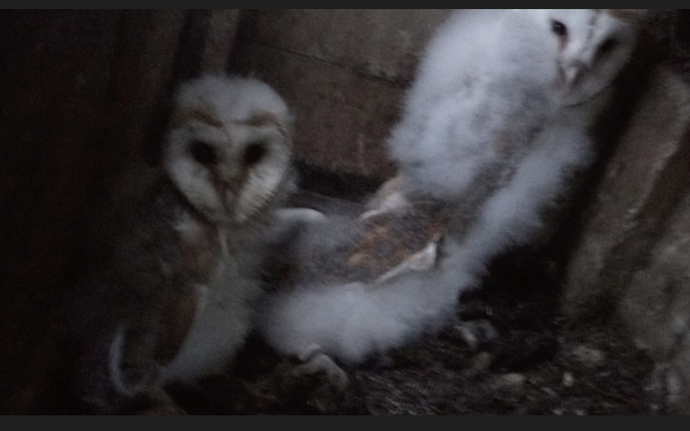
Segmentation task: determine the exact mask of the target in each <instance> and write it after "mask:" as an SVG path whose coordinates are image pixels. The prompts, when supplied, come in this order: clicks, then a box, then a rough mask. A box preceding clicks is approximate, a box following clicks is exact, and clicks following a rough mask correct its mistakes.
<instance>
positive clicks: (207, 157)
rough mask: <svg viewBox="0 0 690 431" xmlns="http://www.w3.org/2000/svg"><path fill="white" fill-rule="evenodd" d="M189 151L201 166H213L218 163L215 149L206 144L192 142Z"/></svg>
mask: <svg viewBox="0 0 690 431" xmlns="http://www.w3.org/2000/svg"><path fill="white" fill-rule="evenodd" d="M190 151H191V153H192V157H194V160H196V161H197V162H199V163H201V164H202V165H215V164H216V162H217V161H218V154H217V153H216V150H215V148H213V147H212V146H211V145H209V144H207V143H206V142H202V141H194V142H192V145H191V146H190Z"/></svg>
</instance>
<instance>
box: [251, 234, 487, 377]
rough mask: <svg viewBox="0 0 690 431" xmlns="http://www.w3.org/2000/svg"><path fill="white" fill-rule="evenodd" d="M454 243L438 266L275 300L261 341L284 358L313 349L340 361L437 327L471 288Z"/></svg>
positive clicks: (361, 358) (362, 356)
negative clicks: (377, 280) (375, 280)
mask: <svg viewBox="0 0 690 431" xmlns="http://www.w3.org/2000/svg"><path fill="white" fill-rule="evenodd" d="M463 254H464V253H463V251H462V249H461V248H459V247H457V246H456V245H455V244H449V243H446V244H444V250H443V257H441V258H439V260H438V261H437V263H436V266H435V268H433V269H431V270H429V271H425V272H407V273H404V274H402V275H399V276H396V277H392V278H390V279H388V280H386V281H383V282H381V283H360V282H355V283H348V284H340V285H338V284H334V285H324V284H321V285H319V284H312V285H308V286H301V287H300V288H299V289H296V290H293V291H291V292H289V293H285V294H282V295H280V296H277V297H275V298H273V301H272V302H271V304H270V306H269V307H268V308H267V309H266V312H265V314H264V315H263V316H262V318H261V319H260V321H261V330H262V332H263V335H264V337H265V338H266V340H267V341H268V342H269V344H271V345H272V346H273V347H274V348H276V349H277V350H278V351H280V352H281V353H283V354H287V355H294V356H297V357H305V356H306V355H308V354H309V353H310V352H313V351H314V350H315V349H316V350H319V351H321V352H323V353H326V354H327V355H329V356H331V357H333V358H336V359H338V360H340V361H342V362H345V363H350V364H354V363H359V362H362V361H364V360H366V359H367V358H369V357H371V356H372V355H375V354H380V353H385V352H386V351H388V350H390V349H393V348H396V347H400V346H402V345H403V344H404V343H406V342H408V341H409V340H411V339H413V338H415V337H418V336H421V335H423V334H427V333H430V332H433V331H435V330H438V329H439V328H440V327H441V326H442V325H443V323H444V322H446V321H447V319H448V318H449V317H450V316H452V314H453V313H454V312H455V310H456V304H457V300H458V297H459V294H460V293H461V292H462V291H464V290H466V289H468V288H470V287H472V286H474V285H476V281H477V280H476V276H475V275H474V274H475V273H476V272H475V271H472V270H470V268H469V266H467V265H465V264H464V262H463V260H464V258H465V256H463Z"/></svg>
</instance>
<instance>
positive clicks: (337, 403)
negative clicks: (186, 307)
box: [169, 251, 667, 415]
mask: <svg viewBox="0 0 690 431" xmlns="http://www.w3.org/2000/svg"><path fill="white" fill-rule="evenodd" d="M553 266H554V263H553V261H552V260H549V259H547V258H546V257H545V256H544V255H537V254H534V253H530V252H527V251H516V252H515V253H512V254H511V255H508V256H504V257H503V258H501V259H499V261H497V262H495V264H494V265H493V267H492V269H491V271H490V274H491V276H490V277H489V278H488V279H487V280H486V281H485V283H484V286H483V287H482V288H481V289H479V290H477V291H475V292H472V293H470V294H467V295H465V296H464V297H462V298H461V301H460V303H459V304H458V312H457V319H456V321H455V322H450V323H449V325H448V326H447V327H446V328H445V329H444V330H443V331H441V332H440V333H438V334H434V335H429V336H428V337H426V338H423V339H419V340H416V341H415V342H413V343H411V344H409V345H408V346H406V347H405V348H401V349H398V350H396V351H393V352H391V353H390V354H389V355H387V356H386V357H383V358H376V359H375V360H372V361H370V362H369V363H367V364H364V365H361V366H358V367H356V368H346V367H343V368H344V369H345V370H346V371H347V372H348V374H349V377H350V382H349V385H348V387H347V389H346V390H345V391H344V392H338V391H335V390H333V389H332V387H329V384H328V383H327V382H326V380H325V379H323V378H320V377H319V376H312V378H309V379H306V378H295V377H294V376H293V375H292V374H291V370H293V369H294V367H295V366H296V365H297V363H296V362H294V361H291V360H289V359H285V358H280V357H279V356H277V355H276V354H275V353H273V352H272V351H271V350H270V349H269V348H268V347H266V346H265V345H264V344H263V343H262V341H261V340H260V339H259V338H258V337H252V338H251V339H250V340H249V342H248V343H247V345H246V347H245V348H244V350H243V351H242V352H241V353H240V354H239V355H238V357H237V360H236V362H235V364H234V366H233V368H232V369H231V370H229V372H228V374H227V375H223V376H214V377H210V378H208V379H206V380H205V381H204V382H201V383H200V384H199V385H197V386H194V387H191V386H184V387H183V386H176V387H171V388H169V392H170V393H171V394H172V395H173V398H174V399H175V400H176V402H177V403H178V404H179V405H180V406H182V408H183V409H184V410H185V411H186V412H187V413H189V414H357V415H460V414H482V415H483V414H539V415H595V414H628V415H647V414H666V413H667V411H666V407H665V401H664V400H665V399H666V394H664V393H663V392H662V391H661V390H659V389H658V385H655V384H654V381H655V380H654V367H653V363H652V362H651V360H650V359H649V358H648V357H647V356H646V355H645V354H644V353H643V352H641V351H639V350H638V349H637V348H635V347H634V346H633V345H632V344H631V343H630V342H628V341H626V338H625V336H624V335H623V331H622V328H621V327H620V326H619V325H618V323H617V322H616V321H615V320H611V319H606V318H602V319H598V320H596V321H594V320H590V321H587V322H580V323H568V322H566V321H565V319H563V318H562V317H561V316H559V314H558V308H559V307H558V305H559V304H558V301H559V293H560V292H559V289H558V283H557V281H556V277H554V273H557V272H558V271H557V269H554V267H553ZM609 315H613V313H610V314H609ZM468 329H469V330H470V331H468Z"/></svg>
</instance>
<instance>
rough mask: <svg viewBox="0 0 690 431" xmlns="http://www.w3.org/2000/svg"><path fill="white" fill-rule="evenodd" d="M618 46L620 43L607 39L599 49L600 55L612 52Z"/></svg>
mask: <svg viewBox="0 0 690 431" xmlns="http://www.w3.org/2000/svg"><path fill="white" fill-rule="evenodd" d="M617 45H618V41H617V40H616V39H614V38H610V39H606V41H604V43H602V44H601V46H600V47H599V53H606V52H609V51H612V50H613V49H614V48H615V47H616V46H617Z"/></svg>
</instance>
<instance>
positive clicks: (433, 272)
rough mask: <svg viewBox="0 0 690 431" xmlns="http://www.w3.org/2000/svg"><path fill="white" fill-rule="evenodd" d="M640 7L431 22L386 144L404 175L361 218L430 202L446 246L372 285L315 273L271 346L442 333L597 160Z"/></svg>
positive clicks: (481, 13)
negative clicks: (595, 132) (496, 264)
mask: <svg viewBox="0 0 690 431" xmlns="http://www.w3.org/2000/svg"><path fill="white" fill-rule="evenodd" d="M642 15H643V12H640V11H635V10H598V9H576V10H468V11H456V12H454V13H453V14H452V15H451V16H450V17H449V18H448V19H447V21H446V22H445V23H444V24H443V25H442V26H441V27H440V28H439V29H438V30H437V32H436V33H435V35H434V37H433V38H432V40H431V41H430V43H429V44H428V46H427V48H426V50H425V52H424V53H423V55H422V58H421V62H420V65H419V66H418V70H417V74H416V77H415V80H414V82H413V84H412V86H411V88H410V89H409V91H408V92H407V94H406V97H405V99H404V106H403V109H402V115H401V119H400V121H399V123H398V124H397V125H395V126H394V128H393V129H392V131H391V133H390V135H389V139H388V141H387V144H388V150H389V154H390V156H391V157H392V159H393V160H395V161H396V162H397V165H398V168H399V170H398V175H397V176H396V177H395V178H394V180H393V181H391V182H390V183H388V184H387V185H386V186H385V187H384V189H385V190H386V192H385V193H384V194H383V197H380V198H379V199H377V201H376V205H374V207H373V208H370V211H367V212H366V213H364V214H363V215H362V217H361V219H360V221H361V222H362V223H363V222H364V221H365V220H369V219H371V218H376V217H379V216H381V214H391V213H394V214H395V213H404V212H405V211H409V210H410V208H414V205H415V202H419V201H425V202H428V201H433V202H436V203H437V204H438V205H436V206H435V207H434V208H442V209H443V211H445V212H446V213H447V214H448V222H447V226H446V228H445V229H446V231H445V233H444V236H443V240H442V241H440V242H438V243H434V244H431V245H430V246H429V247H428V248H427V249H425V250H423V251H422V252H420V254H419V255H416V256H414V262H415V263H414V265H419V264H420V263H421V266H420V267H421V268H423V270H417V269H415V268H414V265H410V264H408V265H407V268H396V269H395V271H394V272H393V273H392V274H389V275H390V276H384V277H381V278H379V279H378V280H375V281H371V282H369V281H357V280H355V281H351V282H350V281H348V282H347V283H337V282H334V283H323V282H319V281H318V280H311V281H310V282H308V283H304V284H303V285H300V286H298V287H297V288H296V289H295V290H294V291H293V292H291V293H289V294H285V295H282V296H280V297H277V298H276V299H275V300H274V301H273V303H272V305H271V307H270V311H269V312H267V313H265V316H266V317H265V318H264V319H263V321H262V331H263V333H264V335H265V337H266V338H267V340H269V342H270V343H271V344H272V345H273V346H274V347H275V348H276V349H277V350H279V351H281V352H283V353H285V354H289V355H295V356H298V357H300V356H301V357H306V356H309V355H312V354H313V353H314V352H319V353H320V354H324V355H327V356H328V357H330V358H335V359H337V360H340V361H342V362H346V363H350V364H356V363H359V362H361V361H363V360H365V359H367V358H369V357H371V356H372V355H375V354H379V353H384V352H386V351H388V350H389V349H391V348H395V347H398V346H401V345H402V344H404V343H405V342H407V341H408V340H410V339H411V338H412V337H415V336H418V335H420V334H424V333H429V332H430V331H433V330H435V329H437V328H439V327H441V326H442V325H443V324H444V323H445V322H447V320H448V319H449V316H450V315H451V314H452V313H454V311H455V310H456V306H457V301H458V298H459V297H460V295H461V294H462V293H463V292H465V291H467V290H468V289H471V288H474V287H477V286H478V285H479V283H480V280H481V278H482V276H483V275H484V273H485V271H486V267H487V263H488V262H489V261H490V260H491V259H492V258H494V257H495V256H497V255H498V254H500V253H502V252H504V251H506V250H507V249H508V248H509V247H512V246H516V245H523V244H526V243H528V242H529V241H530V240H532V239H533V238H534V236H535V235H536V234H537V233H538V232H540V230H541V228H542V227H543V225H544V220H543V219H542V216H543V212H544V210H545V209H547V208H549V207H550V206H551V205H553V204H554V202H555V201H556V199H557V198H559V197H560V196H562V195H563V194H564V193H566V192H567V190H568V185H569V183H570V180H571V179H572V177H573V174H574V173H575V172H577V171H579V170H580V169H584V168H586V167H587V166H589V165H590V164H591V163H592V161H593V160H594V158H595V149H594V139H593V137H592V135H591V129H592V127H593V126H594V123H595V122H596V121H597V119H598V118H599V116H600V114H601V113H602V112H603V110H605V109H606V107H607V105H608V104H609V102H610V101H611V100H612V97H613V94H614V90H613V89H614V83H616V82H617V77H618V76H619V75H620V73H621V72H622V71H623V70H624V68H625V66H626V65H627V64H628V63H629V61H630V60H631V57H632V56H633V52H634V50H635V48H636V45H637V39H638V32H639V28H640V25H641V24H640V23H641V16H642Z"/></svg>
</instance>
